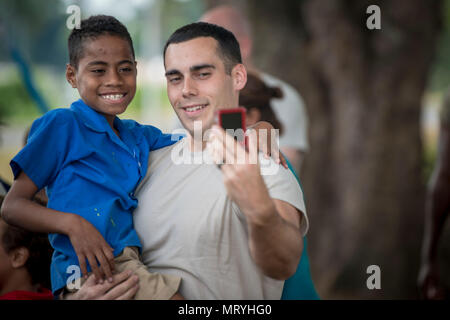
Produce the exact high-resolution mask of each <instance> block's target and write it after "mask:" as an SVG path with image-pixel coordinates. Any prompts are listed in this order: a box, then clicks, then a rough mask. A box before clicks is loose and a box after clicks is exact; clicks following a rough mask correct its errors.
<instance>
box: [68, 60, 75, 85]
mask: <svg viewBox="0 0 450 320" xmlns="http://www.w3.org/2000/svg"><path fill="white" fill-rule="evenodd" d="M76 73H77V72H76V70H75V67H74V66H72V65H71V64H70V63H68V64H66V79H67V82H69V84H70V85H71V86H72V88H76V87H77V79H76V76H75V75H76Z"/></svg>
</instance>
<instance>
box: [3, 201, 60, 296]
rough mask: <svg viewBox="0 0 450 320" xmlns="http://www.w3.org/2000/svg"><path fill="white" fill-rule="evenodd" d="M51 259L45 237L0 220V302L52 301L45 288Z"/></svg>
mask: <svg viewBox="0 0 450 320" xmlns="http://www.w3.org/2000/svg"><path fill="white" fill-rule="evenodd" d="M2 202H3V196H1V195H0V205H1V203H2ZM51 256H52V248H51V247H50V243H49V242H48V239H47V236H46V235H45V234H38V233H34V232H29V231H27V230H24V229H22V228H18V227H14V226H11V225H8V224H7V223H6V222H5V221H3V220H2V219H1V218H0V300H53V295H52V292H51V291H50V290H49V289H48V288H50V276H49V274H48V269H49V268H50V261H51Z"/></svg>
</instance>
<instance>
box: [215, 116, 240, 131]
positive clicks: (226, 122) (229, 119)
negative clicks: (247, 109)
mask: <svg viewBox="0 0 450 320" xmlns="http://www.w3.org/2000/svg"><path fill="white" fill-rule="evenodd" d="M220 116H221V118H222V128H224V129H233V130H237V129H242V113H240V112H233V113H222V114H221V115H220Z"/></svg>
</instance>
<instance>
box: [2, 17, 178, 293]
mask: <svg viewBox="0 0 450 320" xmlns="http://www.w3.org/2000/svg"><path fill="white" fill-rule="evenodd" d="M68 46H69V56H70V63H69V64H68V65H67V68H66V78H67V81H68V82H69V83H70V85H71V86H72V87H73V88H76V89H77V90H78V92H79V94H80V97H81V99H80V100H78V101H75V102H74V103H72V105H71V106H70V108H65V109H55V110H52V111H50V112H48V113H46V114H45V115H44V116H42V117H41V118H39V119H37V120H36V121H35V122H34V123H33V125H32V127H31V130H30V135H29V138H28V143H27V145H26V146H25V147H24V148H23V149H22V150H21V151H20V152H19V153H18V154H17V155H16V156H15V157H14V158H13V159H12V161H11V168H12V170H13V173H14V179H15V180H14V183H13V185H12V187H11V189H10V191H9V193H8V194H7V196H6V198H5V201H4V204H3V207H2V216H3V218H4V219H5V220H6V221H7V222H8V223H10V224H13V225H18V226H21V227H23V228H26V229H29V230H31V231H36V232H47V233H50V235H49V239H50V242H51V244H52V247H53V248H54V254H53V258H52V264H51V280H52V291H53V293H54V294H59V293H60V292H66V291H65V290H62V289H64V288H66V285H67V284H68V279H69V277H70V276H71V275H72V273H71V272H69V270H72V269H70V267H71V266H76V265H79V267H80V269H81V273H82V274H83V275H85V277H86V276H87V274H88V272H92V273H93V274H94V275H95V278H96V280H97V281H99V282H100V283H102V282H103V281H104V278H105V277H106V278H107V279H108V281H112V277H113V273H114V272H121V271H123V270H125V269H127V270H129V269H132V270H133V271H134V272H135V273H136V274H137V275H138V276H139V286H140V289H139V290H138V292H137V293H136V296H135V299H169V298H173V299H178V298H182V297H181V296H180V295H179V294H178V293H177V291H178V287H179V283H180V278H178V277H174V276H168V275H161V274H155V273H150V272H148V271H147V268H146V267H145V266H144V265H143V264H142V263H141V262H140V260H139V250H140V246H141V244H140V241H139V237H138V235H137V233H136V231H135V230H134V227H133V218H132V212H133V210H134V209H135V208H136V206H137V199H136V198H135V196H134V190H135V188H136V187H137V185H138V184H139V182H140V181H141V179H142V178H143V177H144V176H145V174H146V172H147V161H148V155H149V152H150V151H152V150H156V149H159V148H162V147H165V146H168V145H170V144H172V143H174V142H175V141H173V140H172V137H171V135H166V134H162V133H161V131H160V130H159V129H157V128H155V127H153V126H144V125H140V124H138V123H137V122H135V121H133V120H120V119H119V118H118V117H117V115H119V114H121V113H123V112H124V111H125V110H126V108H127V106H128V105H129V104H130V102H131V101H132V99H133V97H134V95H135V92H136V61H135V55H134V49H133V43H132V39H131V37H130V35H129V33H128V31H127V29H126V27H125V26H124V25H122V24H121V23H120V22H119V21H118V20H116V19H115V18H113V17H110V16H93V17H90V18H89V19H86V20H83V21H82V23H81V28H80V29H73V31H72V32H71V34H70V36H69V40H68ZM42 188H46V190H47V194H48V198H49V200H48V206H47V207H44V206H41V205H38V204H37V203H35V202H33V201H32V199H33V196H34V195H35V194H36V192H37V191H38V190H40V189H42ZM66 289H67V288H66Z"/></svg>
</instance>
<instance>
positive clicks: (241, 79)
mask: <svg viewBox="0 0 450 320" xmlns="http://www.w3.org/2000/svg"><path fill="white" fill-rule="evenodd" d="M231 78H232V79H233V86H234V90H237V91H240V90H242V89H243V88H244V87H245V84H246V83H247V69H245V67H244V65H243V64H242V63H239V64H237V65H235V66H234V67H233V70H231Z"/></svg>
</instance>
